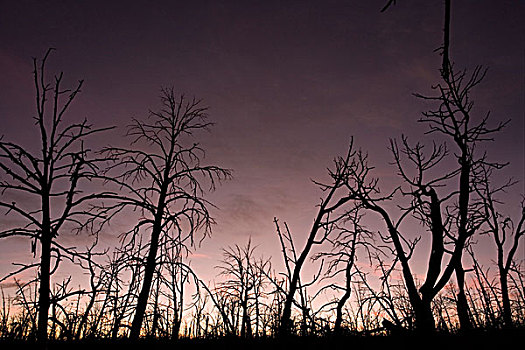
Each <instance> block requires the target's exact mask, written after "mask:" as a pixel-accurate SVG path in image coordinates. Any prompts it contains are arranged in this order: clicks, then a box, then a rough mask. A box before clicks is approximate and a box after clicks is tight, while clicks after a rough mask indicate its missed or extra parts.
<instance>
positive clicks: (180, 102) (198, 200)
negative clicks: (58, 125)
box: [103, 88, 231, 339]
mask: <svg viewBox="0 0 525 350" xmlns="http://www.w3.org/2000/svg"><path fill="white" fill-rule="evenodd" d="M161 102H162V108H161V110H160V111H158V112H153V111H152V112H150V116H149V118H148V119H147V120H145V121H139V120H136V119H135V120H134V124H132V125H131V126H130V127H129V130H128V134H127V135H128V136H129V137H130V138H132V144H131V145H132V147H133V148H119V147H108V148H106V149H104V151H103V154H104V155H105V156H108V157H112V158H113V159H114V160H115V163H114V165H112V166H110V167H109V169H108V170H107V174H106V175H107V181H108V182H112V183H116V184H117V185H118V186H120V187H121V189H122V190H123V191H127V192H128V194H124V195H119V196H116V197H115V199H118V203H116V204H112V205H108V206H106V207H105V208H104V210H105V211H106V212H108V213H111V216H113V215H115V214H116V213H118V212H121V211H123V210H124V209H128V208H129V209H132V210H136V211H138V212H139V214H138V216H139V218H138V223H137V224H136V225H135V226H134V227H133V229H131V230H130V231H129V232H127V233H126V234H125V235H124V236H123V237H122V238H123V240H127V241H128V242H134V240H135V239H136V237H137V235H139V234H141V233H142V232H143V230H149V231H150V238H149V240H148V243H147V257H146V261H145V267H144V273H143V276H142V277H143V279H142V287H141V290H140V293H139V296H138V300H137V305H136V310H135V316H134V318H133V323H132V325H131V330H130V338H132V339H134V338H138V337H139V335H140V330H141V326H142V322H143V319H144V313H145V311H146V306H147V304H148V298H149V295H150V291H151V287H152V282H153V277H154V274H155V269H156V267H157V264H158V262H157V253H158V250H159V242H161V236H162V235H170V236H171V237H172V240H171V241H172V242H173V241H176V242H177V244H180V245H181V246H182V247H185V249H188V248H189V247H191V246H193V245H194V236H195V232H196V231H198V230H202V232H203V234H204V236H206V235H208V234H210V232H211V225H212V224H213V223H214V220H213V218H212V217H211V216H210V213H209V210H208V208H209V207H210V206H212V204H211V203H210V202H209V201H207V200H206V199H205V198H204V197H203V195H204V193H205V189H204V188H203V186H205V185H206V184H207V185H208V186H209V188H208V189H209V190H214V189H215V186H216V183H217V181H222V180H224V179H227V178H230V176H231V172H230V170H227V169H223V168H220V167H218V166H214V165H202V164H201V162H202V158H203V156H204V150H203V149H202V147H200V146H199V144H197V143H193V142H189V141H190V140H188V139H191V138H192V136H193V133H195V132H197V131H199V130H205V129H208V128H209V127H210V126H211V125H212V123H211V122H209V121H208V120H207V114H206V108H205V107H202V106H201V102H200V101H198V100H195V99H192V100H187V99H186V98H185V97H184V96H179V97H177V96H175V93H174V91H173V88H171V89H162V91H161ZM140 147H142V148H140ZM166 242H168V241H167V240H166Z"/></svg>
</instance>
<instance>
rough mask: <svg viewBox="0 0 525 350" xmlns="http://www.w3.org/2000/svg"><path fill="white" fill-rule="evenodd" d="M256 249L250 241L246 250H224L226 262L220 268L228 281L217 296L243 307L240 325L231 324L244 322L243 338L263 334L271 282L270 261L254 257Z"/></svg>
mask: <svg viewBox="0 0 525 350" xmlns="http://www.w3.org/2000/svg"><path fill="white" fill-rule="evenodd" d="M255 248H256V247H254V246H253V245H252V243H251V239H250V240H248V243H247V244H246V245H245V246H243V247H240V246H239V245H234V246H232V247H228V248H226V249H223V259H222V261H221V264H220V265H219V266H217V267H218V268H219V271H220V272H219V275H220V276H223V277H224V278H225V280H224V281H222V282H220V285H219V287H218V289H217V293H221V294H222V295H223V296H225V297H226V299H228V300H230V301H231V303H232V304H237V305H238V306H239V307H238V311H239V312H241V316H240V317H235V319H236V320H237V321H238V322H233V320H232V322H231V324H233V325H237V324H238V323H239V321H240V327H239V328H240V332H238V333H239V335H240V336H241V338H251V337H253V336H254V335H255V336H257V335H259V319H260V312H261V299H262V297H263V291H264V288H265V285H266V284H267V283H268V281H267V280H266V277H265V272H267V271H268V269H269V267H270V262H269V260H268V259H266V260H265V259H262V258H261V259H257V258H256V257H255V256H254V251H255Z"/></svg>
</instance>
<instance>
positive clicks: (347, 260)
mask: <svg viewBox="0 0 525 350" xmlns="http://www.w3.org/2000/svg"><path fill="white" fill-rule="evenodd" d="M360 209H362V208H360V207H359V206H355V207H353V208H350V209H347V217H346V218H345V219H344V220H342V222H341V224H338V225H336V226H335V227H334V234H333V237H328V238H327V239H326V240H327V241H328V242H329V243H330V245H331V246H332V248H331V250H330V251H323V252H321V253H318V254H317V255H315V256H314V260H319V259H328V267H327V269H326V272H324V277H323V279H334V278H338V277H339V276H340V275H343V282H344V286H340V285H338V284H336V283H331V284H329V285H328V286H326V287H324V288H326V289H329V288H330V289H335V290H341V291H342V292H343V295H342V296H341V298H340V299H339V300H338V301H337V302H336V318H335V321H334V333H335V334H337V335H340V334H342V330H343V327H342V324H343V316H344V315H343V309H344V306H345V304H346V303H347V302H348V300H349V299H350V296H351V294H352V276H353V275H355V274H356V273H357V271H355V270H356V269H355V262H356V260H357V258H358V257H357V255H358V252H357V250H358V248H359V247H362V248H364V249H363V252H362V253H366V254H367V255H368V256H370V249H373V245H372V243H371V242H369V240H370V238H371V236H372V233H371V232H370V231H369V230H368V229H367V228H366V227H364V226H363V225H362V224H361V220H362V217H363V216H364V214H363V213H361V212H360V211H361V210H360ZM365 256H366V255H365Z"/></svg>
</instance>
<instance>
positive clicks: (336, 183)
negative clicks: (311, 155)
mask: <svg viewBox="0 0 525 350" xmlns="http://www.w3.org/2000/svg"><path fill="white" fill-rule="evenodd" d="M354 155H355V151H354V150H353V139H352V140H351V142H350V145H349V147H348V152H347V154H346V156H345V157H338V158H337V159H335V160H334V169H333V170H331V169H329V170H328V173H329V176H330V179H331V182H330V183H327V184H325V183H321V182H316V181H314V183H315V184H316V185H317V186H319V188H320V189H321V190H322V191H323V192H325V193H326V195H325V198H324V199H321V203H320V204H319V210H318V212H317V215H316V217H315V219H314V222H313V225H312V228H311V230H310V233H309V234H308V237H307V241H306V244H305V246H304V248H303V250H302V251H301V253H300V254H299V256H298V257H296V259H294V260H293V263H294V265H293V272H292V270H291V267H290V266H289V265H288V262H289V257H288V255H287V254H286V251H285V248H284V246H283V254H284V259H285V262H286V266H287V268H288V272H289V276H290V277H289V279H290V280H289V285H288V290H287V292H286V300H285V302H284V306H283V311H282V315H281V324H280V330H279V332H280V334H282V335H287V334H289V333H290V328H291V324H290V318H291V311H292V304H293V302H294V298H295V292H296V291H297V288H298V286H299V281H300V275H301V270H302V268H303V265H304V263H305V261H306V259H307V257H308V256H309V254H310V251H311V250H312V247H313V246H314V245H318V244H322V243H323V242H325V240H326V239H327V237H328V236H329V235H330V234H331V233H332V232H333V230H334V229H335V228H336V225H337V224H338V222H341V221H344V220H345V218H346V217H347V215H348V213H347V212H345V211H343V210H341V211H338V209H341V208H342V207H343V206H344V204H345V203H347V202H348V201H350V200H351V199H352V197H350V196H348V195H346V193H344V192H345V184H346V183H347V179H348V177H349V176H350V175H351V174H350V171H351V170H352V166H351V164H350V162H351V161H352V159H353V157H354ZM341 192H343V194H341ZM276 224H277V223H276ZM281 242H282V239H281Z"/></svg>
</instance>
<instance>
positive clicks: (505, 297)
mask: <svg viewBox="0 0 525 350" xmlns="http://www.w3.org/2000/svg"><path fill="white" fill-rule="evenodd" d="M499 276H500V277H499V278H500V285H501V301H502V303H503V322H504V323H505V327H506V328H512V327H513V323H512V310H511V308H510V298H509V285H508V281H507V272H506V271H501V270H500V273H499Z"/></svg>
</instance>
